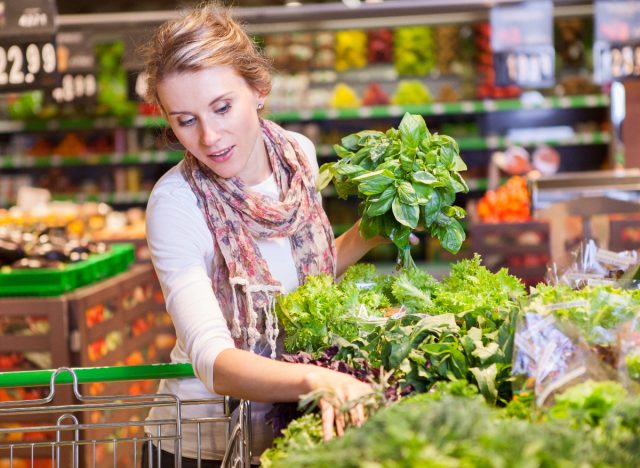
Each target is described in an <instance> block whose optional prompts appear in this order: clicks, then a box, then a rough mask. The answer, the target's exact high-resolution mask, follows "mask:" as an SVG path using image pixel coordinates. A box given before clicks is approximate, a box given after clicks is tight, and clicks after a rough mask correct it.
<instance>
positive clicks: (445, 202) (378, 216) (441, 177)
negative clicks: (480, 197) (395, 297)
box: [318, 113, 469, 268]
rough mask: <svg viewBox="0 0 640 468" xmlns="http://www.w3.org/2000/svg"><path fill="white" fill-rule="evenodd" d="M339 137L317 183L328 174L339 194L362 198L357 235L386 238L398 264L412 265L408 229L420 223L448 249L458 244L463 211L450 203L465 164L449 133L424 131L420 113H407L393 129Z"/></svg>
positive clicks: (454, 250)
mask: <svg viewBox="0 0 640 468" xmlns="http://www.w3.org/2000/svg"><path fill="white" fill-rule="evenodd" d="M341 143H342V144H341V145H335V146H334V149H335V151H336V153H337V155H338V156H339V158H340V159H339V160H338V161H337V162H332V163H327V164H324V165H323V166H322V168H321V170H320V179H319V184H318V186H319V188H320V189H322V188H324V187H325V186H326V185H327V184H329V182H331V180H333V181H334V185H335V188H336V192H337V194H338V196H339V197H341V198H347V197H349V196H352V195H356V196H358V197H359V198H362V199H363V202H362V206H361V208H362V220H361V222H360V233H361V234H362V236H363V237H365V238H366V239H370V238H372V237H374V236H377V235H382V236H385V237H388V238H389V239H391V241H392V242H393V243H394V244H395V246H396V247H397V248H398V251H399V254H398V263H399V264H400V265H401V266H402V267H403V268H408V267H413V266H414V263H413V259H412V258H411V253H410V251H409V235H410V234H411V231H412V230H414V229H419V228H422V229H426V230H427V231H428V232H429V233H430V234H431V235H432V236H435V237H436V238H438V240H440V243H441V244H442V246H443V247H444V248H445V249H446V250H448V251H449V252H452V253H457V252H458V251H459V250H460V247H461V246H462V242H463V241H464V239H465V232H464V229H463V228H462V225H461V224H460V222H459V220H460V219H462V218H464V216H465V215H466V213H465V211H464V209H463V208H461V207H459V206H455V205H454V203H455V200H456V194H457V193H461V192H467V191H468V190H469V187H468V186H467V184H466V182H465V181H464V179H463V178H462V176H461V175H460V174H459V172H461V171H464V170H466V169H467V166H466V164H465V163H464V161H463V160H462V158H461V157H460V149H459V148H458V144H457V143H456V141H455V140H454V139H453V138H451V137H449V136H446V135H438V134H432V133H430V132H429V130H428V129H427V125H426V123H425V121H424V119H423V118H422V117H421V116H420V115H412V114H409V113H407V114H405V115H404V117H403V119H402V121H401V122H400V125H399V126H398V129H395V128H391V129H389V130H387V131H386V132H384V133H383V132H379V131H373V130H365V131H361V132H358V133H354V134H351V135H348V136H346V137H344V138H343V139H342V141H341Z"/></svg>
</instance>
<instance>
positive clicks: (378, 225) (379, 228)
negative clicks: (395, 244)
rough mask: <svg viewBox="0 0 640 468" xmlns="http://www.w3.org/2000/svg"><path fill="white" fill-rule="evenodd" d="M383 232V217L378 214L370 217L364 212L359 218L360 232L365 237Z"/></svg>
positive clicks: (368, 237)
mask: <svg viewBox="0 0 640 468" xmlns="http://www.w3.org/2000/svg"><path fill="white" fill-rule="evenodd" d="M383 233H384V224H383V219H382V217H380V216H376V217H373V218H372V217H370V216H367V215H366V214H365V215H363V216H362V218H360V234H362V237H364V238H365V239H371V238H372V237H375V236H379V235H380V234H383Z"/></svg>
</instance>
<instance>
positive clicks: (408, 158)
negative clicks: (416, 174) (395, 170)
mask: <svg viewBox="0 0 640 468" xmlns="http://www.w3.org/2000/svg"><path fill="white" fill-rule="evenodd" d="M415 159H416V149H415V148H405V150H404V151H403V152H402V153H400V167H401V168H402V170H404V171H405V172H413V162H414V161H415Z"/></svg>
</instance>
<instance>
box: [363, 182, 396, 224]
mask: <svg viewBox="0 0 640 468" xmlns="http://www.w3.org/2000/svg"><path fill="white" fill-rule="evenodd" d="M395 196H396V187H395V186H394V185H393V184H392V185H389V186H388V187H387V188H386V189H384V192H382V193H381V194H380V196H379V197H377V198H371V199H369V207H368V208H367V214H368V215H369V216H380V215H382V214H384V213H386V212H387V211H389V209H390V208H391V203H393V199H394V198H395Z"/></svg>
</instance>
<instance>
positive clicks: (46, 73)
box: [0, 0, 58, 93]
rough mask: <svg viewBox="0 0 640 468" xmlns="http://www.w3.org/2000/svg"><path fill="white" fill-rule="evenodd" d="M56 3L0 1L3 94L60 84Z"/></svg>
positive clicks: (0, 88)
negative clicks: (58, 82) (56, 45)
mask: <svg viewBox="0 0 640 468" xmlns="http://www.w3.org/2000/svg"><path fill="white" fill-rule="evenodd" d="M56 30H57V9H56V3H55V0H20V1H16V0H0V93H2V92H13V91H25V90H29V89H39V88H47V87H52V86H54V85H55V84H56V82H57V80H58V75H57V55H56V47H55V33H56Z"/></svg>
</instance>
